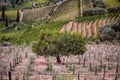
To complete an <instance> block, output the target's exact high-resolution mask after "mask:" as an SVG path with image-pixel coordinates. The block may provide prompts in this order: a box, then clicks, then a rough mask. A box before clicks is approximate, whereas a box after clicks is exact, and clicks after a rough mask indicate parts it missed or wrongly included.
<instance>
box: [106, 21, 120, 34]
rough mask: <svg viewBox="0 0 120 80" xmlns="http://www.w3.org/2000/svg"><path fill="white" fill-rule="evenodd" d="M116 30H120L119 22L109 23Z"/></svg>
mask: <svg viewBox="0 0 120 80" xmlns="http://www.w3.org/2000/svg"><path fill="white" fill-rule="evenodd" d="M108 25H109V26H110V27H111V28H112V29H113V30H114V31H115V32H120V26H119V23H117V22H113V23H109V24H108Z"/></svg>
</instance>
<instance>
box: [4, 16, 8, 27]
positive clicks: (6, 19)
mask: <svg viewBox="0 0 120 80" xmlns="http://www.w3.org/2000/svg"><path fill="white" fill-rule="evenodd" d="M5 26H6V27H8V17H7V15H6V17H5Z"/></svg>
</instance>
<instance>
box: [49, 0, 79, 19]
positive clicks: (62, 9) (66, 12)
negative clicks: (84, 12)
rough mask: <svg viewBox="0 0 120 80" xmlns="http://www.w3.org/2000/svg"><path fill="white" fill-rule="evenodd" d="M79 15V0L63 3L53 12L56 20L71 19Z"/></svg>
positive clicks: (69, 0) (53, 17)
mask: <svg viewBox="0 0 120 80" xmlns="http://www.w3.org/2000/svg"><path fill="white" fill-rule="evenodd" d="M78 16H79V0H68V1H65V2H64V3H63V4H61V5H60V6H59V7H58V9H57V10H56V11H55V12H54V13H53V14H52V17H51V18H52V19H53V20H54V21H58V20H71V19H74V18H75V17H78Z"/></svg>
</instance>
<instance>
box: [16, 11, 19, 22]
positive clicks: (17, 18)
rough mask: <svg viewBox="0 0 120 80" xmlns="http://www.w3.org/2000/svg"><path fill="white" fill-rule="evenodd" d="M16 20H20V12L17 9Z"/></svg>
mask: <svg viewBox="0 0 120 80" xmlns="http://www.w3.org/2000/svg"><path fill="white" fill-rule="evenodd" d="M16 22H20V13H19V10H18V11H17V17H16Z"/></svg>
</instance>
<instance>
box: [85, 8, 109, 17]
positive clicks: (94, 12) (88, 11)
mask: <svg viewBox="0 0 120 80" xmlns="http://www.w3.org/2000/svg"><path fill="white" fill-rule="evenodd" d="M106 12H107V10H106V9H104V8H99V7H96V8H94V9H86V10H84V11H83V16H93V15H102V14H105V13H106Z"/></svg>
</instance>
